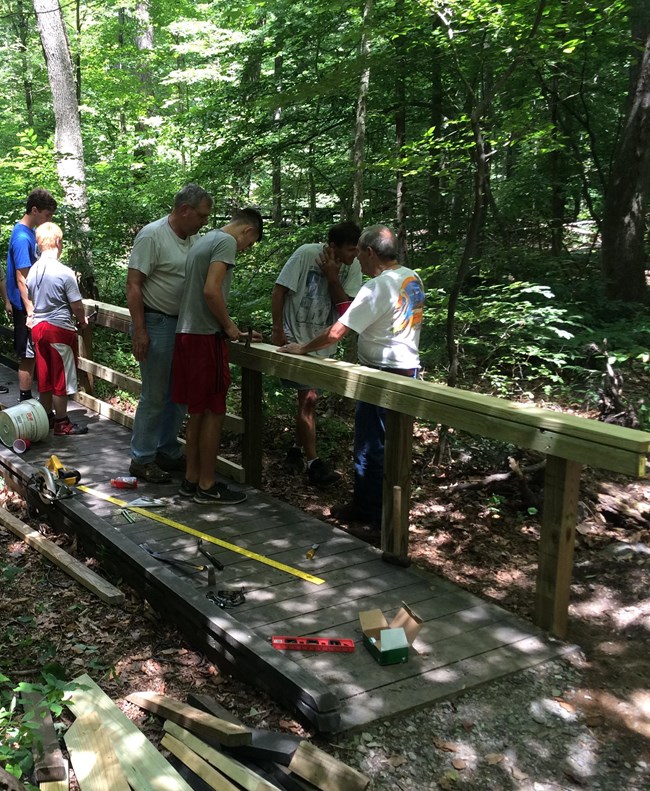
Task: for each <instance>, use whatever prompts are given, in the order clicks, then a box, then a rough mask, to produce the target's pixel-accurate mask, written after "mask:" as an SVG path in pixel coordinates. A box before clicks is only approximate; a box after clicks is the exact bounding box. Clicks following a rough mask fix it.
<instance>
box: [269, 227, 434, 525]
mask: <svg viewBox="0 0 650 791" xmlns="http://www.w3.org/2000/svg"><path fill="white" fill-rule="evenodd" d="M357 257H358V259H359V262H360V264H361V270H362V272H363V274H364V275H367V276H368V277H370V278H372V279H371V280H370V281H369V282H367V283H365V284H364V285H363V286H362V287H361V289H360V290H359V293H358V294H357V296H356V297H355V298H354V301H353V302H352V304H351V305H350V307H349V308H348V309H347V311H346V312H345V313H344V314H343V316H341V318H340V319H339V320H338V321H336V322H335V323H334V324H333V325H332V326H331V327H327V328H326V329H325V330H323V332H322V333H321V334H320V335H318V336H317V337H316V338H314V339H313V340H312V341H310V342H309V343H302V344H301V343H290V344H288V345H287V346H284V347H282V348H281V349H280V351H283V352H286V353H287V354H308V353H309V352H312V351H316V350H318V349H324V348H326V347H327V346H330V345H331V344H333V343H336V342H337V341H340V340H341V338H343V337H344V336H345V335H346V334H347V333H348V332H349V331H350V330H354V332H357V333H358V334H359V346H358V354H359V362H360V363H361V364H362V365H368V366H370V367H372V368H379V369H381V370H382V371H389V372H391V373H396V374H401V375H403V376H409V377H415V376H417V373H418V370H419V367H420V356H419V352H418V349H419V344H420V329H421V326H422V309H423V307H424V287H423V285H422V281H421V280H420V277H419V276H418V275H417V274H416V273H415V272H414V271H413V270H412V269H408V268H407V267H405V266H400V264H399V263H398V261H397V240H396V238H395V234H394V233H393V231H391V229H390V228H387V227H386V226H385V225H373V226H371V227H370V228H366V229H365V230H364V231H363V232H362V234H361V236H360V238H359V245H358V250H357ZM385 436H386V434H385V409H384V408H383V407H378V406H375V405H374V404H367V403H365V402H363V401H357V407H356V415H355V421H354V468H355V474H354V494H353V497H352V501H351V502H349V503H346V504H345V505H341V506H336V507H334V508H333V509H332V512H331V513H332V516H333V517H335V518H337V519H340V520H341V521H343V522H353V521H358V522H366V523H370V524H371V525H373V526H375V527H379V526H380V525H381V512H382V494H383V472H384V441H385Z"/></svg>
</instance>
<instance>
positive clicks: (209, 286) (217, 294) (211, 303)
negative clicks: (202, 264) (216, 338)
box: [203, 261, 242, 341]
mask: <svg viewBox="0 0 650 791" xmlns="http://www.w3.org/2000/svg"><path fill="white" fill-rule="evenodd" d="M227 272H228V265H227V264H226V263H224V262H223V261H212V262H211V264H210V266H209V267H208V275H207V277H206V279H205V285H204V286H203V296H204V298H205V301H206V303H207V306H208V307H209V308H210V310H211V311H212V313H213V314H214V316H215V318H216V319H217V321H218V322H219V324H221V326H222V327H223V331H224V332H225V333H226V335H227V336H228V338H229V339H230V340H231V341H238V340H239V338H240V336H241V335H242V333H240V332H239V327H238V326H237V325H236V324H235V322H234V321H233V320H232V319H231V318H230V314H229V313H228V307H227V305H226V300H225V299H224V298H223V289H222V286H223V281H224V278H225V277H226V274H227Z"/></svg>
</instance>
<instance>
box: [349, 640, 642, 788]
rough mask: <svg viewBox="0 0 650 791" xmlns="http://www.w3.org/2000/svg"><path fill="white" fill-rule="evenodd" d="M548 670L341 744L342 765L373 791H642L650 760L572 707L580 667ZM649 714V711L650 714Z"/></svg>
mask: <svg viewBox="0 0 650 791" xmlns="http://www.w3.org/2000/svg"><path fill="white" fill-rule="evenodd" d="M582 662H583V659H582V658H581V657H580V656H579V655H577V656H574V657H573V660H572V662H571V661H567V660H559V661H554V662H547V663H545V664H544V665H540V666H538V667H536V668H533V669H531V670H526V671H523V672H521V673H517V674H515V675H513V676H509V677H507V678H504V679H502V680H500V681H497V682H493V683H490V684H488V685H486V686H484V687H482V688H480V689H477V690H472V691H470V692H468V693H466V694H464V695H463V696H461V697H459V698H456V699H455V700H453V701H446V702H443V703H439V704H437V705H435V706H431V707H428V708H427V709H426V710H423V711H421V712H419V713H417V714H413V715H410V716H407V717H403V718H400V719H398V720H393V721H387V722H382V723H380V724H378V725H376V726H374V727H371V728H368V729H367V730H365V731H363V732H362V733H359V734H350V735H347V736H345V737H343V738H340V739H339V740H338V742H337V743H336V744H337V751H338V755H339V757H340V758H341V759H342V760H345V761H347V762H348V763H350V764H352V765H354V766H357V767H358V768H359V769H360V770H361V771H362V772H364V773H365V774H367V775H368V776H369V777H372V778H373V786H372V787H373V788H374V789H376V791H404V790H405V789H457V790H458V791H465V789H472V791H482V790H483V789H485V791H488V789H489V790H491V789H513V791H514V790H515V789H516V791H560V789H562V790H563V791H564V790H566V791H568V790H569V789H576V790H577V789H585V788H589V789H600V790H601V791H623V790H624V789H625V791H637V789H638V791H641V790H642V789H646V790H647V789H648V788H650V756H649V755H648V744H647V742H646V751H645V753H641V752H637V750H638V748H639V747H640V744H639V743H638V741H637V740H634V741H635V742H637V746H636V747H634V748H633V749H632V750H630V749H629V748H630V747H631V745H629V744H624V742H625V741H626V740H627V739H628V738H629V737H628V736H626V735H625V734H624V733H618V734H611V733H609V732H608V731H607V729H606V727H605V724H604V720H603V718H602V717H600V716H596V715H591V716H590V715H589V714H587V715H586V716H585V714H584V713H583V712H582V711H581V710H580V709H579V708H578V707H577V706H576V705H575V704H573V703H571V702H570V701H572V700H575V699H576V696H577V695H578V692H579V690H580V689H581V688H582V687H583V686H584V679H583V678H582V673H581V670H580V668H579V667H578V666H577V665H580V664H582ZM646 713H647V714H648V713H650V712H648V711H647V712H646Z"/></svg>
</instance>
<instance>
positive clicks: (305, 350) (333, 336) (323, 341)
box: [278, 321, 350, 354]
mask: <svg viewBox="0 0 650 791" xmlns="http://www.w3.org/2000/svg"><path fill="white" fill-rule="evenodd" d="M348 332H350V329H349V327H346V326H345V324H341V322H340V321H337V322H336V323H334V324H332V326H331V327H327V328H326V329H324V330H323V331H322V332H321V333H320V335H317V336H316V337H315V338H313V339H312V340H311V341H309V343H288V344H287V345H286V346H282V348H280V349H278V351H280V352H283V353H284V354H309V352H317V351H318V350H319V349H326V348H327V347H328V346H332V345H333V344H335V343H338V342H339V341H340V340H341V339H342V338H345V336H346V335H347V334H348Z"/></svg>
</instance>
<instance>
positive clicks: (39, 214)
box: [6, 187, 56, 401]
mask: <svg viewBox="0 0 650 791" xmlns="http://www.w3.org/2000/svg"><path fill="white" fill-rule="evenodd" d="M55 211H56V201H55V200H54V198H53V197H52V195H51V194H50V193H49V192H48V191H47V190H44V189H41V188H40V187H39V188H38V189H35V190H32V191H31V192H30V193H29V195H28V196H27V204H26V207H25V214H24V215H23V217H22V219H21V220H19V221H18V222H17V223H16V225H15V226H14V229H13V231H12V232H11V237H10V238H9V250H8V252H7V281H6V289H7V298H8V301H9V302H10V303H11V313H12V318H13V323H14V349H15V352H16V356H17V357H18V359H19V361H20V362H19V364H18V387H19V389H20V400H21V401H24V400H25V399H26V398H31V397H32V380H33V378H34V350H33V348H32V343H31V338H30V327H31V319H32V315H33V312H34V311H33V308H32V303H31V302H30V299H29V296H28V295H27V284H26V280H27V275H28V274H29V270H30V268H31V266H32V264H33V263H34V261H35V260H36V258H37V254H36V233H35V231H34V229H35V228H37V227H38V226H39V225H41V224H42V223H44V222H49V221H50V220H51V219H52V215H53V214H54V212H55Z"/></svg>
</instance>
